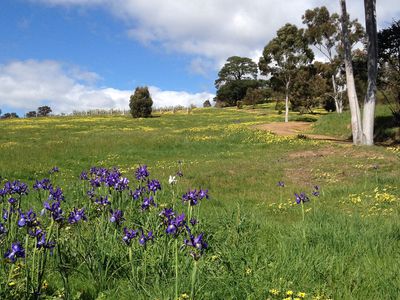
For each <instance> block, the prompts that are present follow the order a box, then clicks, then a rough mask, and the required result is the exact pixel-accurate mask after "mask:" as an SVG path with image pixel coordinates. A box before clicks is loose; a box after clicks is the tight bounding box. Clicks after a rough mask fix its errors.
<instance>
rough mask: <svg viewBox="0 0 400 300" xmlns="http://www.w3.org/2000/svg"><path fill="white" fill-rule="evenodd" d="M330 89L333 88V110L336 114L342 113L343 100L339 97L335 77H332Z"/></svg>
mask: <svg viewBox="0 0 400 300" xmlns="http://www.w3.org/2000/svg"><path fill="white" fill-rule="evenodd" d="M332 88H333V100H334V101H335V108H336V112H337V113H338V114H341V113H342V112H343V100H342V98H340V97H339V91H338V87H337V85H336V79H335V75H332Z"/></svg>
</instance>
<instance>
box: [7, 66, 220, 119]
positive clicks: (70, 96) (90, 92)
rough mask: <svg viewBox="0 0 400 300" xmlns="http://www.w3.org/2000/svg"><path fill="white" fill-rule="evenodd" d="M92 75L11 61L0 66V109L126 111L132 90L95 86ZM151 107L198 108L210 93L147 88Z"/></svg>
mask: <svg viewBox="0 0 400 300" xmlns="http://www.w3.org/2000/svg"><path fill="white" fill-rule="evenodd" d="M99 78H100V76H98V75H97V74H96V73H92V72H87V71H82V70H81V69H80V68H79V67H77V66H69V65H65V64H62V63H60V62H57V61H50V60H47V61H37V60H27V61H15V62H11V63H8V64H6V65H0V107H1V106H7V107H10V108H13V109H15V110H24V111H29V110H36V109H37V107H39V106H41V105H49V106H50V107H51V108H52V109H53V111H54V112H55V113H62V112H64V113H70V112H72V111H73V110H79V111H82V110H89V109H96V108H100V109H111V108H115V109H128V108H129V96H130V95H131V94H132V91H127V90H118V89H114V88H108V87H97V86H96V85H95V83H96V81H97V80H98V79H99ZM150 93H151V95H152V98H153V101H154V107H165V106H175V105H183V106H187V105H190V104H195V105H201V104H202V103H203V102H204V100H206V99H211V98H213V96H214V95H213V94H210V93H196V94H191V93H187V92H181V91H163V90H161V89H159V88H157V87H150Z"/></svg>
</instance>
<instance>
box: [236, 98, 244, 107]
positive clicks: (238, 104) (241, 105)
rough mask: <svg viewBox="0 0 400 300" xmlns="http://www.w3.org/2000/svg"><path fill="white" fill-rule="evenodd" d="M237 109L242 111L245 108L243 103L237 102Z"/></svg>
mask: <svg viewBox="0 0 400 300" xmlns="http://www.w3.org/2000/svg"><path fill="white" fill-rule="evenodd" d="M236 107H237V108H238V109H242V108H243V101H240V100H239V101H236Z"/></svg>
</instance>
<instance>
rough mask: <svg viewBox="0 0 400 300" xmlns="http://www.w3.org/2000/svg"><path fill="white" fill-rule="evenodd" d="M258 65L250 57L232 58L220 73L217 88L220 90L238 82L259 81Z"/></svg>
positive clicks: (216, 83) (216, 82) (216, 81)
mask: <svg viewBox="0 0 400 300" xmlns="http://www.w3.org/2000/svg"><path fill="white" fill-rule="evenodd" d="M257 72H258V68H257V64H256V63H255V62H254V61H252V60H251V59H250V58H248V57H240V56H231V57H229V58H228V59H227V62H226V63H225V65H224V66H223V67H222V68H221V70H220V71H219V72H218V79H217V80H215V87H216V88H217V89H218V88H220V87H221V86H223V85H224V84H226V83H229V82H232V81H236V80H248V79H254V80H255V79H257Z"/></svg>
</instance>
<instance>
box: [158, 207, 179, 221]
mask: <svg viewBox="0 0 400 300" xmlns="http://www.w3.org/2000/svg"><path fill="white" fill-rule="evenodd" d="M158 215H159V216H160V217H163V218H164V219H165V220H166V221H168V222H169V220H171V218H173V217H175V212H174V210H173V209H172V208H164V209H163V210H162V211H161V212H160V213H159V214H158Z"/></svg>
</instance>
